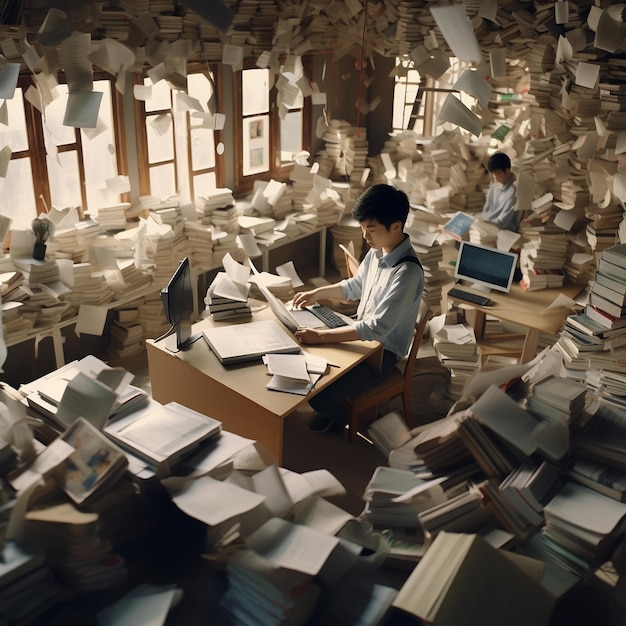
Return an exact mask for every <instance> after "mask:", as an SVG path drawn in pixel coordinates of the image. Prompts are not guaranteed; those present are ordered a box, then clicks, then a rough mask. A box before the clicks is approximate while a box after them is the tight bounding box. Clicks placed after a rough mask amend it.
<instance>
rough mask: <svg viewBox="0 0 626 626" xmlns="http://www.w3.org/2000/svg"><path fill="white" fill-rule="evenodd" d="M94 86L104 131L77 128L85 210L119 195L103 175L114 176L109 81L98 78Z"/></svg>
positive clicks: (113, 199)
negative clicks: (108, 185)
mask: <svg viewBox="0 0 626 626" xmlns="http://www.w3.org/2000/svg"><path fill="white" fill-rule="evenodd" d="M95 88H96V89H97V90H98V91H102V93H103V94H104V95H103V96H102V103H101V105H100V111H99V114H98V118H99V123H102V124H103V127H106V128H104V130H102V132H98V133H92V132H89V131H85V130H81V135H82V146H83V164H84V167H85V185H86V190H87V207H86V208H87V209H91V210H92V211H94V210H95V209H97V208H98V207H103V206H110V205H112V204H117V203H118V202H119V194H117V193H111V192H110V191H108V190H107V189H106V187H105V181H106V179H107V178H113V177H114V176H117V173H118V172H117V163H116V160H115V136H114V132H113V131H114V120H113V110H112V108H111V83H110V82H109V81H108V80H102V81H98V82H97V83H96V86H95Z"/></svg>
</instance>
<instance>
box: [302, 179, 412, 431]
mask: <svg viewBox="0 0 626 626" xmlns="http://www.w3.org/2000/svg"><path fill="white" fill-rule="evenodd" d="M408 214H409V200H408V198H407V195H406V194H405V193H404V192H403V191H401V190H400V189H397V188H396V187H393V186H391V185H386V184H378V185H373V186H372V187H370V188H369V189H366V190H365V191H364V192H363V193H362V194H361V196H360V197H359V198H358V199H357V201H356V204H355V206H354V211H353V215H354V217H355V219H356V220H357V221H358V222H359V224H360V225H361V229H362V231H363V238H364V239H365V240H366V241H367V243H368V244H369V246H370V250H369V251H368V252H367V254H366V255H365V258H364V259H363V261H362V262H361V264H360V265H359V269H358V272H357V274H356V276H354V277H352V278H348V279H345V280H342V281H340V282H338V283H335V284H333V285H326V286H324V287H318V288H317V289H313V290H311V291H305V292H301V293H298V294H296V296H295V298H294V301H293V304H294V307H304V306H309V305H311V304H314V303H315V302H317V301H318V300H322V299H346V300H360V302H359V306H358V309H357V319H356V321H355V322H354V324H352V325H350V326H343V327H341V328H333V329H330V328H324V329H317V328H316V329H312V328H306V329H305V328H302V329H299V330H298V331H297V332H296V339H297V340H298V341H300V342H301V343H303V344H320V343H333V342H344V341H356V340H359V339H360V340H365V341H369V340H378V341H380V342H382V344H383V346H384V352H383V363H382V367H381V370H380V371H378V370H377V369H376V368H373V367H372V366H370V365H369V364H368V363H361V364H360V365H358V366H357V367H355V368H353V369H352V370H350V371H349V372H346V374H345V375H344V376H342V377H341V378H340V379H339V380H337V382H335V383H334V384H332V385H330V386H329V387H327V388H326V389H324V390H323V391H321V392H320V393H319V394H317V395H316V396H314V397H313V398H312V399H311V400H310V402H309V404H310V405H311V406H312V407H313V408H314V409H315V411H316V413H314V415H313V417H312V418H311V421H310V422H309V428H310V429H311V430H313V431H315V432H320V433H321V432H326V431H327V430H329V429H330V428H331V427H333V426H339V427H341V428H342V427H343V426H344V425H345V424H346V422H347V419H348V416H347V414H346V411H345V410H344V408H343V407H342V406H341V401H342V400H344V399H346V398H349V397H351V396H352V395H354V394H356V393H358V392H359V391H361V390H363V389H366V388H367V387H369V386H371V385H372V384H374V383H376V382H378V381H379V380H380V379H381V377H385V376H387V375H389V374H390V373H391V372H393V370H394V368H395V367H396V365H397V362H398V360H399V359H401V358H402V357H403V356H405V355H406V353H407V352H408V350H409V347H410V344H411V339H412V337H413V329H414V327H415V321H416V319H417V314H418V311H419V306H420V302H421V298H422V290H423V288H424V272H423V270H422V266H421V264H420V262H419V259H418V258H417V255H416V254H415V251H414V250H413V247H412V245H411V240H410V238H409V236H408V235H407V234H406V233H405V232H404V225H405V223H406V220H407V217H408Z"/></svg>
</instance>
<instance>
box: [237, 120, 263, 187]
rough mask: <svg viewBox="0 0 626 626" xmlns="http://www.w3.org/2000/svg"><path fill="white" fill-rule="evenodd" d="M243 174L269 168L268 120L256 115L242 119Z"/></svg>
mask: <svg viewBox="0 0 626 626" xmlns="http://www.w3.org/2000/svg"><path fill="white" fill-rule="evenodd" d="M242 123H243V135H242V136H243V175H244V176H250V174H260V173H261V172H267V171H269V168H270V157H269V150H270V138H269V134H270V133H269V129H270V120H269V116H268V115H258V116H256V117H249V118H247V119H245V120H243V122H242Z"/></svg>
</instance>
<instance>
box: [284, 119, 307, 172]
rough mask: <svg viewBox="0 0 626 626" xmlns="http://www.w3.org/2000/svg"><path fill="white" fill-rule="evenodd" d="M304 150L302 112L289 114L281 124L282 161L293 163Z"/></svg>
mask: <svg viewBox="0 0 626 626" xmlns="http://www.w3.org/2000/svg"><path fill="white" fill-rule="evenodd" d="M301 150H302V111H294V112H293V113H287V115H286V116H285V119H284V120H282V122H281V124H280V160H281V162H282V163H285V162H286V161H291V160H292V159H293V155H294V153H296V152H300V151H301Z"/></svg>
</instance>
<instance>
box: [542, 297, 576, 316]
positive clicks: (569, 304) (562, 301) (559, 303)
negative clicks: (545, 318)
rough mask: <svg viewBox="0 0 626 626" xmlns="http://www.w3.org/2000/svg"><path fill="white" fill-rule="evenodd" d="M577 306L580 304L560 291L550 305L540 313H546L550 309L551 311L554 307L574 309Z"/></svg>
mask: <svg viewBox="0 0 626 626" xmlns="http://www.w3.org/2000/svg"><path fill="white" fill-rule="evenodd" d="M576 306H578V305H577V304H576V302H575V301H574V300H572V299H571V298H568V297H567V296H566V295H564V294H562V293H560V294H559V295H558V296H557V297H556V298H555V299H554V300H553V301H552V303H551V304H550V305H548V306H547V307H546V308H545V309H544V310H543V311H541V313H540V315H543V314H544V313H547V312H548V311H551V310H552V309H560V308H565V309H573V308H576Z"/></svg>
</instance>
